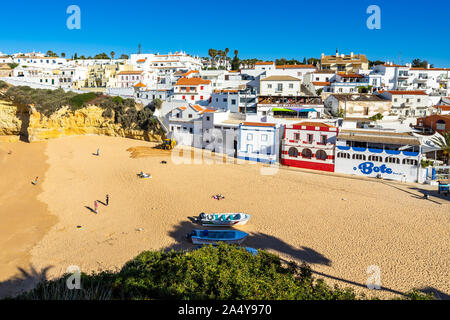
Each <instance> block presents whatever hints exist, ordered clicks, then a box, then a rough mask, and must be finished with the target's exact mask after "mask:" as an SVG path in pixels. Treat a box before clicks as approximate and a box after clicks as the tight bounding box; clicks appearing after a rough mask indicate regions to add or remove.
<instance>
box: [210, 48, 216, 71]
mask: <svg viewBox="0 0 450 320" xmlns="http://www.w3.org/2000/svg"><path fill="white" fill-rule="evenodd" d="M208 54H209V55H210V57H211V60H212V66H213V67H214V61H215V59H216V56H217V50H216V49H209V50H208Z"/></svg>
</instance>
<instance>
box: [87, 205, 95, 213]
mask: <svg viewBox="0 0 450 320" xmlns="http://www.w3.org/2000/svg"><path fill="white" fill-rule="evenodd" d="M84 207H85V208H86V209H88V210H89V211H90V212H92V213H96V212H95V210H94V209H92V208H91V207H89V206H84Z"/></svg>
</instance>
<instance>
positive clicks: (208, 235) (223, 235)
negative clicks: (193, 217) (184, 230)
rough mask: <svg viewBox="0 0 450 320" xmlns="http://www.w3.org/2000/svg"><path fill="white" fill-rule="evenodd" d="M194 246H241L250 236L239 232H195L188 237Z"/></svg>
mask: <svg viewBox="0 0 450 320" xmlns="http://www.w3.org/2000/svg"><path fill="white" fill-rule="evenodd" d="M188 236H189V237H190V239H191V241H192V243H193V244H201V245H205V244H206V245H208V244H212V245H217V244H219V243H228V244H241V243H242V242H244V240H245V239H246V238H247V237H248V234H247V233H245V232H243V231H239V230H194V231H192V232H191V234H190V235H188Z"/></svg>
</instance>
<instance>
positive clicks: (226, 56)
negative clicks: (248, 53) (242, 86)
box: [225, 48, 230, 65]
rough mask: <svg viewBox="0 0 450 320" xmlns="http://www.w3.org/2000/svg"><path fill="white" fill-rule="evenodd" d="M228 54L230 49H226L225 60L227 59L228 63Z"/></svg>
mask: <svg viewBox="0 0 450 320" xmlns="http://www.w3.org/2000/svg"><path fill="white" fill-rule="evenodd" d="M228 52H230V49H228V48H225V59H226V61H228ZM227 65H228V63H227Z"/></svg>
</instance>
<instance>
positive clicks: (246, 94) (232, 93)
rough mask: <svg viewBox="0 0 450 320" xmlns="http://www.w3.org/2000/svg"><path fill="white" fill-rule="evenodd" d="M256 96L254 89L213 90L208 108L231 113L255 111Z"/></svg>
mask: <svg viewBox="0 0 450 320" xmlns="http://www.w3.org/2000/svg"><path fill="white" fill-rule="evenodd" d="M257 103H258V97H257V94H256V90H254V89H243V90H239V89H223V90H214V92H213V93H212V94H211V103H210V105H209V107H210V108H213V109H217V110H223V111H230V112H232V113H256V105H257Z"/></svg>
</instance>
